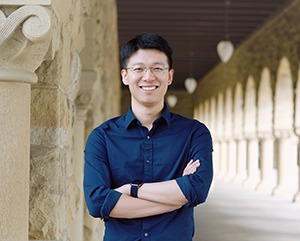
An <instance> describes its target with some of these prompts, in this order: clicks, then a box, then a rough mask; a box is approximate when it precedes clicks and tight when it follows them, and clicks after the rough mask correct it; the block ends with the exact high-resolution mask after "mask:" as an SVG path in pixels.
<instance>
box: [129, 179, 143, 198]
mask: <svg viewBox="0 0 300 241" xmlns="http://www.w3.org/2000/svg"><path fill="white" fill-rule="evenodd" d="M143 184H144V182H143V181H142V180H134V181H133V182H132V183H131V184H130V196H132V197H138V189H139V188H140V187H141V186H142V185H143Z"/></svg>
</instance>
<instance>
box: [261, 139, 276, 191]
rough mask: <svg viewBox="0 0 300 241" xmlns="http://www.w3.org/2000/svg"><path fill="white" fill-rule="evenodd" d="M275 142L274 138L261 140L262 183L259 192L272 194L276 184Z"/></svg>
mask: <svg viewBox="0 0 300 241" xmlns="http://www.w3.org/2000/svg"><path fill="white" fill-rule="evenodd" d="M273 161H274V140H273V139H272V138H270V137H269V138H264V139H261V144H260V163H261V164H260V166H261V168H260V169H261V181H260V183H259V184H258V186H257V190H259V191H263V192H268V193H271V192H272V190H273V188H274V186H275V184H274V182H273Z"/></svg>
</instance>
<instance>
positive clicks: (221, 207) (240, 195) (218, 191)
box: [194, 179, 300, 241]
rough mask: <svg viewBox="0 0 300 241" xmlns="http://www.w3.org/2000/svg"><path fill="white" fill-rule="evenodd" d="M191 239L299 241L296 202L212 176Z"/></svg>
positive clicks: (196, 214) (297, 205) (207, 240)
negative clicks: (208, 190) (212, 179)
mask: <svg viewBox="0 0 300 241" xmlns="http://www.w3.org/2000/svg"><path fill="white" fill-rule="evenodd" d="M195 223H196V233H195V236H194V241H254V240H255V241H300V204H299V203H293V202H291V201H290V200H289V199H286V198H280V197H274V196H271V195H269V194H266V193H260V192H257V191H254V190H251V189H247V188H245V187H242V186H241V185H237V184H232V183H229V182H226V181H224V180H218V179H215V181H214V183H213V186H212V189H211V191H210V194H209V197H208V199H207V202H206V203H205V204H202V205H200V206H198V207H197V208H196V209H195Z"/></svg>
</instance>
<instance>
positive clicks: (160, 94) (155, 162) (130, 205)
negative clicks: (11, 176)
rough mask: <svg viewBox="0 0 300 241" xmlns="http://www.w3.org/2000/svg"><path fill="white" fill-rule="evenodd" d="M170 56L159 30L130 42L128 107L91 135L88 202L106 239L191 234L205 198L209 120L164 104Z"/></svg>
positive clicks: (124, 54)
mask: <svg viewBox="0 0 300 241" xmlns="http://www.w3.org/2000/svg"><path fill="white" fill-rule="evenodd" d="M172 54H173V51H172V49H171V48H170V46H169V44H168V43H167V41H166V40H165V39H163V38H162V37H161V36H158V35H156V34H142V35H139V36H137V37H136V38H134V39H132V40H130V41H129V42H128V43H127V44H126V45H125V46H124V47H123V49H122V51H121V59H122V65H123V69H122V71H121V75H122V81H123V83H124V84H125V85H127V86H128V87H129V90H130V93H131V106H130V108H129V109H128V112H127V113H126V114H125V115H123V116H120V117H116V118H113V119H111V120H108V121H106V122H104V123H102V124H101V125H100V126H99V127H97V128H95V129H94V130H93V132H92V133H91V134H90V136H89V138H88V141H87V144H86V149H85V170H84V190H85V199H86V203H87V206H88V209H89V212H90V214H91V215H92V216H93V217H98V218H102V219H103V220H104V222H105V235H104V239H103V240H107V241H113V240H117V241H123V240H124V241H125V240H130V241H139V240H152V241H153V240H155V241H166V240H172V241H176V240H178V241H191V240H192V238H193V235H194V232H195V230H194V217H193V215H194V214H193V211H194V210H193V208H194V207H195V206H197V205H198V204H201V203H203V202H205V200H206V198H207V195H208V192H209V188H210V185H211V181H212V176H213V169H212V140H211V136H210V133H209V131H208V129H207V128H206V127H205V125H204V124H202V123H200V122H199V121H196V120H191V119H188V118H185V117H183V116H180V115H177V114H174V113H170V111H169V109H168V107H167V105H166V103H165V102H164V97H165V94H166V92H167V89H168V86H169V85H170V84H171V83H172V81H173V75H174V70H173V69H172ZM194 160H195V161H194Z"/></svg>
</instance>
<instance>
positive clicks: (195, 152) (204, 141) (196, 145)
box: [176, 123, 213, 207]
mask: <svg viewBox="0 0 300 241" xmlns="http://www.w3.org/2000/svg"><path fill="white" fill-rule="evenodd" d="M212 151H213V147H212V138H211V135H210V132H209V130H208V129H207V127H206V126H205V125H204V124H202V123H199V125H198V127H197V128H196V130H195V131H194V133H193V135H192V136H191V146H190V157H191V159H193V160H197V159H199V160H200V163H201V165H200V167H198V169H197V171H196V172H195V173H194V174H190V175H186V176H183V177H179V178H177V179H176V182H177V184H178V186H179V187H180V189H181V191H182V193H183V194H184V196H185V198H186V199H187V200H188V205H189V206H192V207H194V206H196V205H198V204H200V203H203V202H205V200H206V198H207V195H208V192H209V189H210V186H211V182H212V178H213V164H212Z"/></svg>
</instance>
